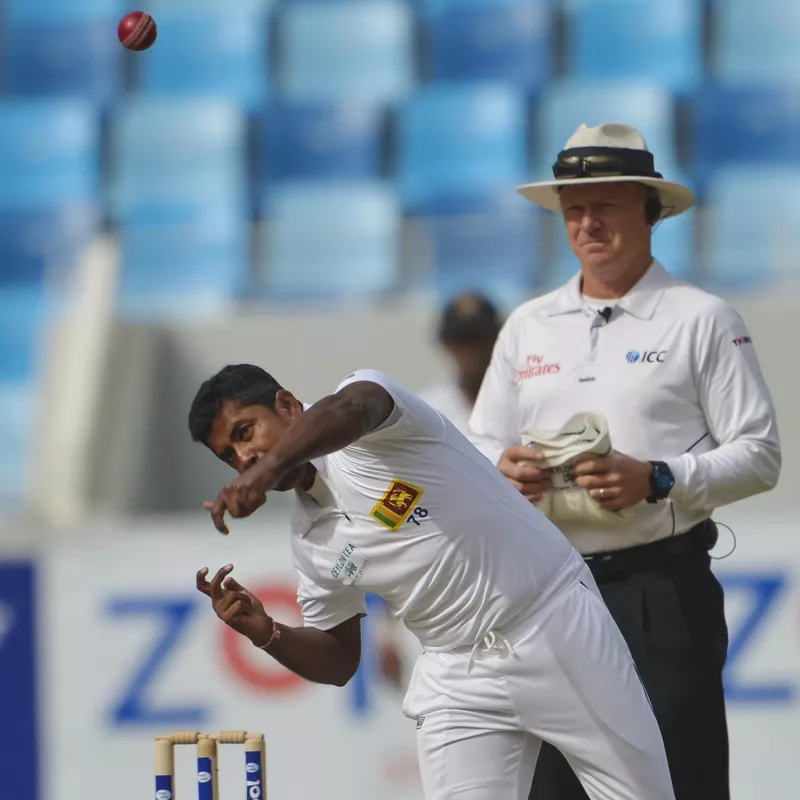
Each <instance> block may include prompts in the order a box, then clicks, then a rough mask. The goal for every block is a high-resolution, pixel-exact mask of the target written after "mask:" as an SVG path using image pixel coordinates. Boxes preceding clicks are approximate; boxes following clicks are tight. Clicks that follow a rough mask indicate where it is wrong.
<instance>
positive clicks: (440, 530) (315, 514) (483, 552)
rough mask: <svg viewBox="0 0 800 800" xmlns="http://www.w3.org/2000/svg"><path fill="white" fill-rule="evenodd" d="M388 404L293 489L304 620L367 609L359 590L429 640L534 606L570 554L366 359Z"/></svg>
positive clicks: (470, 450) (449, 639) (498, 625)
mask: <svg viewBox="0 0 800 800" xmlns="http://www.w3.org/2000/svg"><path fill="white" fill-rule="evenodd" d="M356 381H371V382H373V383H377V384H379V385H380V386H382V387H384V388H385V389H386V390H387V391H388V392H389V393H390V394H391V396H392V398H393V400H394V409H393V411H392V413H391V414H390V416H389V418H388V419H387V420H386V422H385V423H384V424H383V425H381V426H380V427H379V428H378V429H376V430H375V431H372V432H371V433H370V434H368V435H367V436H365V437H363V438H362V439H360V440H359V441H357V442H355V443H354V444H352V445H350V446H349V447H346V448H344V449H343V450H340V451H339V452H336V453H333V454H331V455H329V456H325V457H324V458H321V459H317V460H315V461H314V462H313V463H314V466H315V467H316V468H317V470H318V478H317V481H316V482H315V484H314V486H313V487H312V490H311V491H310V492H302V491H297V492H296V493H295V494H296V497H297V502H296V504H295V509H294V516H293V522H292V529H293V535H292V546H293V553H294V560H295V567H296V569H297V571H298V574H299V579H300V580H299V587H298V601H299V604H300V607H301V609H302V612H303V617H304V620H305V624H306V625H308V626H312V627H316V628H321V629H323V630H327V629H330V628H332V627H334V626H336V625H339V624H340V623H342V622H344V621H345V620H347V619H349V618H350V617H353V616H355V615H357V614H362V613H365V611H366V604H365V595H366V593H367V592H372V593H375V594H377V595H379V596H381V597H382V598H384V600H385V601H386V603H387V605H388V606H389V609H390V611H391V613H392V615H393V616H394V617H395V618H397V619H402V620H403V621H404V622H405V624H406V626H407V627H408V629H409V630H410V631H411V632H412V633H414V634H415V635H416V636H417V637H418V639H419V640H420V642H421V644H422V646H423V647H424V648H425V649H427V650H430V651H444V650H449V649H452V648H455V647H461V646H465V645H472V644H473V643H475V642H476V641H478V640H479V639H480V638H481V637H483V636H485V635H486V634H487V633H488V632H489V631H490V630H494V629H499V630H502V629H503V628H504V627H506V626H508V625H510V624H511V623H512V621H514V620H518V619H522V618H524V617H525V615H526V614H527V613H530V610H531V608H532V607H533V606H534V604H535V601H536V598H537V596H538V595H539V594H540V593H541V592H542V591H543V590H544V589H545V588H546V587H547V586H548V584H550V582H551V581H552V580H553V579H554V578H555V577H556V575H558V573H559V572H560V570H561V569H562V568H564V567H565V565H566V564H567V563H568V562H570V556H571V555H573V556H575V557H576V558H577V554H575V551H574V549H573V548H572V547H571V546H570V544H569V542H568V541H567V540H566V538H565V537H564V536H563V535H562V534H561V532H560V531H559V530H558V529H557V528H556V527H555V526H554V525H552V524H551V523H550V522H549V521H548V520H547V519H546V518H545V517H544V516H543V515H542V514H540V513H539V512H538V511H537V510H536V509H535V508H534V507H533V506H531V505H530V503H528V502H527V501H526V500H525V499H524V498H523V497H522V496H521V495H520V494H519V493H518V492H516V491H515V490H514V489H513V487H512V486H511V485H510V484H509V483H508V482H507V481H506V480H505V478H503V477H502V475H500V473H499V472H498V471H497V470H496V468H495V467H494V466H493V465H492V464H491V463H490V462H489V461H488V460H487V459H486V458H485V457H484V456H482V455H481V454H480V453H479V452H478V451H477V450H476V449H475V448H474V447H473V446H472V445H471V444H470V443H469V442H468V441H467V439H466V438H465V437H464V436H462V435H461V434H460V433H459V432H458V431H457V430H456V429H455V427H454V426H453V425H452V424H451V423H449V422H448V421H447V420H445V419H443V418H442V416H441V415H440V414H438V413H437V412H436V411H434V410H433V409H432V408H431V407H430V406H429V405H427V404H426V403H425V402H423V401H422V400H421V399H420V398H419V397H417V396H415V395H413V394H411V393H409V392H407V391H405V390H403V389H402V388H400V387H399V386H398V385H397V384H396V383H394V382H393V381H392V380H391V379H390V378H388V377H387V376H386V375H383V374H382V373H379V372H375V371H372V370H360V371H358V372H355V373H353V374H352V375H350V376H349V377H348V378H346V379H345V380H344V382H343V383H342V384H341V385H340V386H339V388H338V389H337V391H339V390H340V389H342V388H343V387H345V386H347V385H349V384H351V383H354V382H356Z"/></svg>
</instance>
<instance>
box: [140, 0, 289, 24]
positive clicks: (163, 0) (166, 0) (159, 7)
mask: <svg viewBox="0 0 800 800" xmlns="http://www.w3.org/2000/svg"><path fill="white" fill-rule="evenodd" d="M276 2H277V0H225V9H226V10H227V11H230V12H233V13H238V12H249V13H262V14H269V13H270V12H271V11H272V9H273V8H274V6H275V4H276ZM220 5H221V4H220V0H150V2H149V3H148V10H149V11H150V13H151V14H152V15H153V16H154V17H155V18H156V20H160V19H161V16H162V14H164V13H167V14H169V13H173V12H176V11H180V12H183V11H190V12H193V11H202V12H205V11H219V9H220Z"/></svg>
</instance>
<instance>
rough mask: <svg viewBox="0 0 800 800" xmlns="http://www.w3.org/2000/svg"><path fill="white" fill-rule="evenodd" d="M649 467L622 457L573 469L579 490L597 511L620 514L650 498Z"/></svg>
mask: <svg viewBox="0 0 800 800" xmlns="http://www.w3.org/2000/svg"><path fill="white" fill-rule="evenodd" d="M652 469H653V468H652V465H651V464H650V463H649V462H648V461H639V460H637V459H635V458H631V457H630V456H626V455H625V454H624V453H616V452H613V453H610V454H609V455H607V456H602V457H600V458H588V459H586V460H585V461H581V462H579V463H577V464H576V465H575V467H574V470H575V476H576V479H577V480H576V482H577V484H578V486H580V487H582V488H584V489H586V490H587V491H588V492H589V495H590V496H591V497H593V498H594V499H595V500H596V501H597V504H598V505H599V506H600V508H604V509H606V511H622V510H623V509H626V508H633V507H634V506H636V505H639V503H641V502H642V501H644V500H647V498H648V497H649V496H650V473H651V472H652Z"/></svg>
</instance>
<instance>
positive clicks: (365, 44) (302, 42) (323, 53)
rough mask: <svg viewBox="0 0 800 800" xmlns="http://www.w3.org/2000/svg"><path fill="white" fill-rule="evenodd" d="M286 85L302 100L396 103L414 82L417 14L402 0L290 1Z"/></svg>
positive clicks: (284, 40)
mask: <svg viewBox="0 0 800 800" xmlns="http://www.w3.org/2000/svg"><path fill="white" fill-rule="evenodd" d="M281 62H282V63H281V73H282V80H283V88H284V90H285V91H286V93H287V94H288V95H289V96H291V97H293V98H294V99H297V100H306V101H308V100H310V101H320V100H345V99H346V100H358V101H362V102H378V103H391V102H395V101H397V100H400V99H402V98H404V97H405V96H406V95H407V94H408V92H409V90H410V89H411V86H412V82H413V19H412V14H411V11H410V9H409V8H408V6H407V4H406V3H404V2H402V0H342V2H336V3H325V2H308V3H289V4H287V6H286V8H285V11H284V12H283V15H282V17H281Z"/></svg>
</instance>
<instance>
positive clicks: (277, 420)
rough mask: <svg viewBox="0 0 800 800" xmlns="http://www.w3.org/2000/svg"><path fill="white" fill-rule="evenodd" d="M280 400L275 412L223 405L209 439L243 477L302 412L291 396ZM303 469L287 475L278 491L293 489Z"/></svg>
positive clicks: (215, 419) (213, 449)
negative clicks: (243, 473)
mask: <svg viewBox="0 0 800 800" xmlns="http://www.w3.org/2000/svg"><path fill="white" fill-rule="evenodd" d="M283 394H284V395H286V394H288V392H284V393H283ZM279 398H280V401H282V402H276V410H275V411H272V410H271V409H269V408H267V407H266V406H261V405H252V406H239V405H237V404H236V403H235V402H233V401H232V400H228V401H227V402H226V403H224V404H223V406H222V408H221V409H220V411H219V413H218V414H217V416H216V417H215V418H214V422H213V423H212V425H211V433H210V435H209V437H208V446H209V447H210V448H211V450H212V451H213V452H214V454H215V455H216V456H217V457H218V458H219V459H221V460H222V461H224V462H225V463H226V464H228V465H229V466H231V467H233V468H234V469H235V470H236V471H237V472H238V473H240V474H241V473H242V472H244V471H245V470H246V469H248V468H249V467H252V466H253V464H255V463H256V462H258V461H259V460H260V459H262V458H263V457H264V456H265V455H267V453H269V451H270V450H272V448H273V447H274V446H275V444H276V442H277V441H278V440H279V439H280V438H281V436H283V434H284V433H285V431H286V429H287V428H288V427H289V426H290V425H291V424H292V422H293V421H294V420H295V419H297V417H298V416H299V415H300V414H302V412H303V407H302V405H300V403H299V402H298V401H297V400H295V399H294V397H291V395H289V398H288V399H287V398H286V397H283V396H281V393H279ZM304 467H305V465H304ZM304 467H301V468H298V469H296V470H293V471H292V472H290V473H288V474H287V475H286V476H285V477H284V478H283V480H281V482H280V483H279V484H278V486H276V487H275V488H276V489H277V490H278V491H279V492H284V491H288V490H289V489H293V488H294V487H295V486H297V485H298V484H299V483H300V481H301V480H302V479H303V476H304V474H305V470H304Z"/></svg>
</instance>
